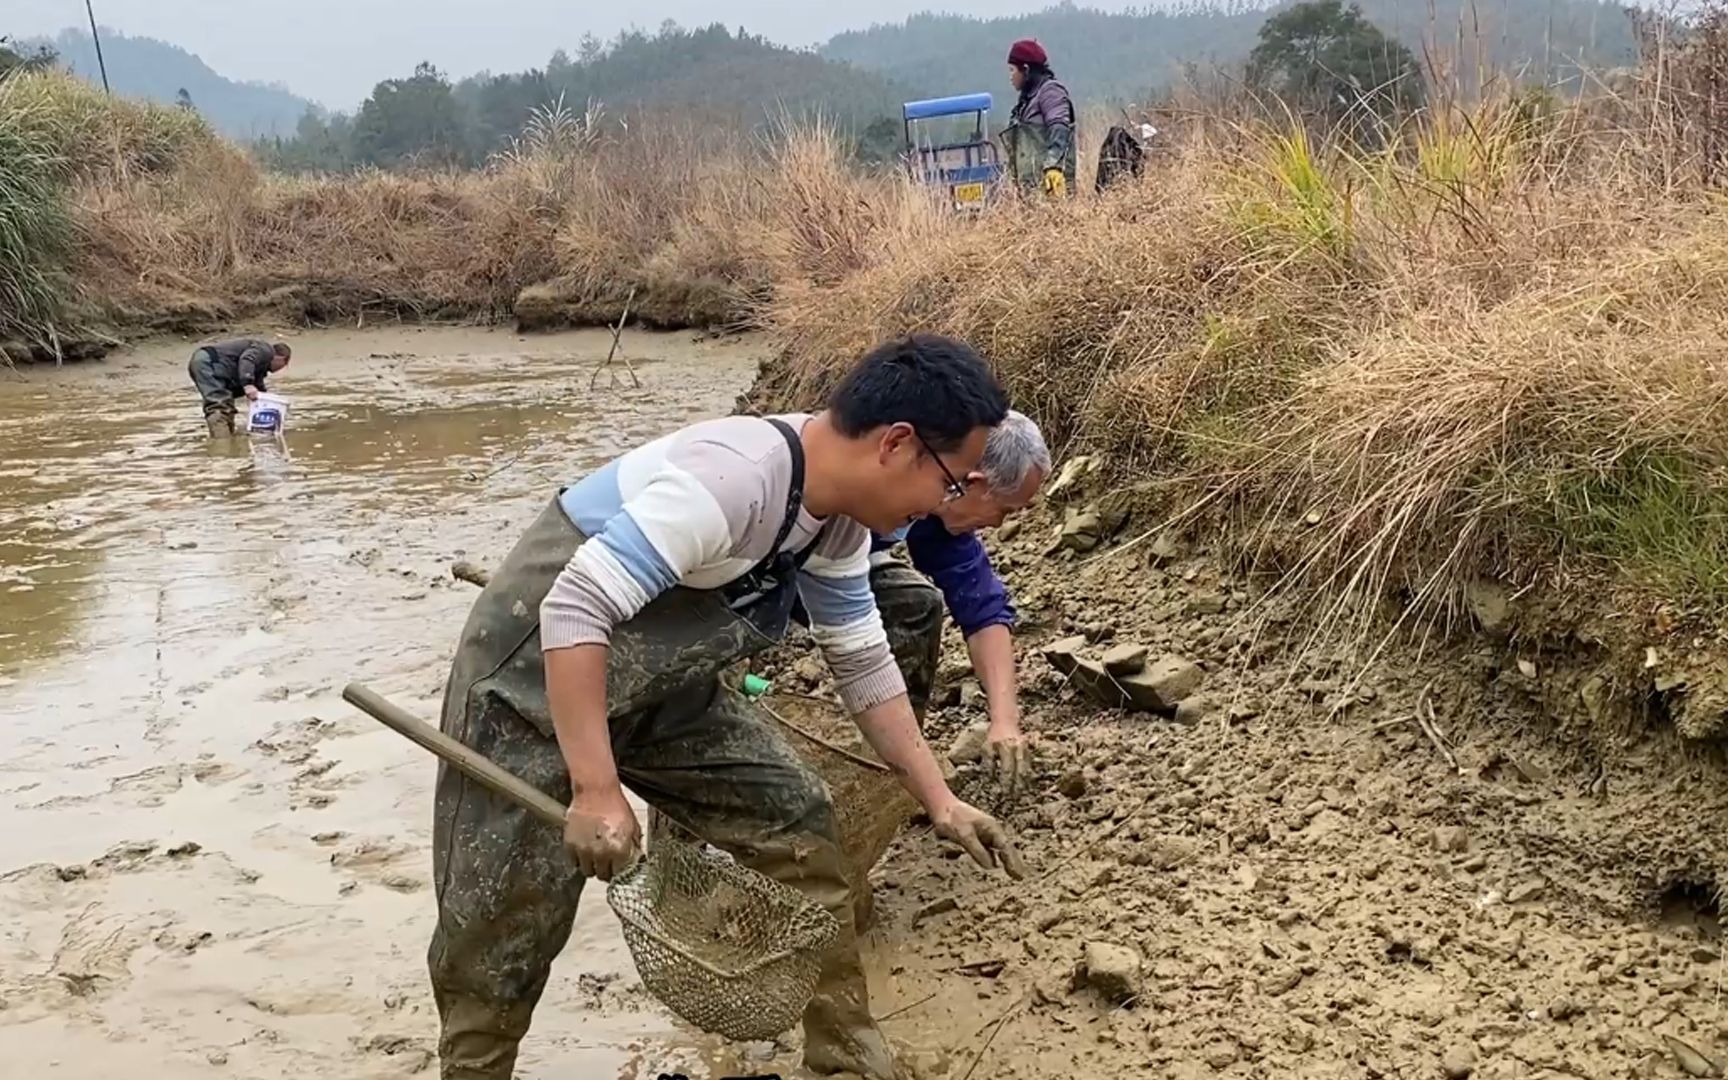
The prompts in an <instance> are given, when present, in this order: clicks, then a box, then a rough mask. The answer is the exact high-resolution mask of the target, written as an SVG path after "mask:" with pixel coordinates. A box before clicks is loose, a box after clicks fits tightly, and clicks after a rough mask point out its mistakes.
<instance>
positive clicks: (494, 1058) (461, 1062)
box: [435, 994, 534, 1080]
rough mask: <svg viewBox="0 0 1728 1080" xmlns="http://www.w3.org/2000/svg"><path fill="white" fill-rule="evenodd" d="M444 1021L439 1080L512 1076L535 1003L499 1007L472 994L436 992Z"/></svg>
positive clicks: (492, 1079)
mask: <svg viewBox="0 0 1728 1080" xmlns="http://www.w3.org/2000/svg"><path fill="white" fill-rule="evenodd" d="M435 996H436V997H437V998H438V1006H439V1013H440V1015H441V1019H442V1021H443V1024H442V1031H441V1033H440V1036H439V1040H438V1057H439V1059H440V1067H439V1074H438V1075H439V1078H440V1080H511V1076H512V1075H513V1074H514V1073H515V1071H516V1051H517V1049H518V1048H519V1047H520V1046H521V1044H522V1036H523V1035H525V1034H527V1033H528V1023H529V1020H530V1018H531V1017H532V1015H533V1012H534V1007H533V1005H532V1004H528V1005H526V1006H518V1007H515V1008H508V1009H504V1010H502V1011H500V1010H496V1009H494V1008H492V1007H491V1006H489V1005H487V1004H486V1003H485V1002H481V1001H477V1000H475V999H473V998H465V997H456V996H454V995H448V994H435Z"/></svg>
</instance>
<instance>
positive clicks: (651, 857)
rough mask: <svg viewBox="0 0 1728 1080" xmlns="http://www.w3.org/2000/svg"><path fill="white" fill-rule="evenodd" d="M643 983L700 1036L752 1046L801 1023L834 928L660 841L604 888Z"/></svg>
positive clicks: (758, 879) (692, 851)
mask: <svg viewBox="0 0 1728 1080" xmlns="http://www.w3.org/2000/svg"><path fill="white" fill-rule="evenodd" d="M606 901H607V903H608V904H610V905H611V907H612V910H613V912H615V913H616V914H617V916H618V921H619V922H620V923H621V924H622V926H623V928H624V941H625V943H626V944H627V945H628V946H629V947H630V955H631V958H632V959H634V960H635V962H636V970H637V972H638V973H639V974H640V975H641V976H642V984H643V985H644V986H646V987H647V988H648V991H649V992H650V993H652V994H653V995H654V996H655V997H657V998H659V999H660V1001H661V1002H663V1003H664V1004H665V1005H666V1007H667V1008H669V1009H671V1010H672V1011H673V1012H675V1013H677V1014H678V1015H679V1016H681V1017H683V1018H684V1019H685V1020H687V1021H689V1022H690V1023H692V1024H695V1025H696V1026H697V1027H699V1028H701V1029H702V1030H703V1031H708V1032H712V1033H714V1034H717V1035H723V1036H725V1037H726V1038H728V1039H735V1040H738V1041H741V1042H748V1041H753V1040H758V1039H771V1038H773V1037H774V1036H776V1035H778V1034H780V1033H781V1032H783V1031H786V1030H787V1029H788V1028H791V1027H792V1026H793V1025H795V1024H796V1023H797V1022H798V1018H799V1017H800V1016H801V1015H803V1012H804V1007H805V1005H807V1004H808V1003H809V1001H810V995H811V994H812V992H813V991H814V990H815V987H816V976H817V973H818V971H819V969H820V967H821V962H822V954H823V953H824V952H825V951H827V949H828V948H829V946H831V945H832V944H833V942H834V937H835V935H836V934H838V933H839V929H840V928H839V924H838V923H836V922H835V921H834V917H833V916H832V915H830V914H829V913H828V912H826V911H824V910H823V909H822V907H821V906H820V905H819V904H816V903H815V902H814V901H811V900H809V899H807V898H805V897H804V896H803V894H801V893H799V892H798V891H797V890H795V889H793V888H791V887H789V886H786V885H782V884H781V883H779V882H777V881H775V880H773V879H772V878H769V877H766V876H764V875H762V874H759V873H757V872H755V871H754V870H750V869H748V868H746V867H744V866H741V865H739V864H738V863H737V862H736V861H735V860H734V859H733V858H732V857H731V856H730V855H727V854H726V853H724V852H722V851H717V850H715V849H714V848H711V847H707V846H702V847H697V846H693V845H691V844H686V843H682V842H679V841H677V840H672V839H669V838H662V839H660V840H658V841H656V842H654V843H652V844H651V845H650V846H649V850H648V854H647V855H646V856H644V857H643V858H642V859H640V860H638V861H637V862H636V864H635V865H634V866H632V867H631V868H630V869H629V870H626V871H625V872H624V873H623V874H620V875H618V876H617V877H615V878H613V880H612V882H611V884H610V885H609V886H608V887H607V889H606Z"/></svg>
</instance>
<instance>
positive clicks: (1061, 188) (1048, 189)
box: [1044, 169, 1068, 199]
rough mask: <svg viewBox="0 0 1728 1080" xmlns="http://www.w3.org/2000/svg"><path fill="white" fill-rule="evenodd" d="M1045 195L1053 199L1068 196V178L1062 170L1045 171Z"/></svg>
mask: <svg viewBox="0 0 1728 1080" xmlns="http://www.w3.org/2000/svg"><path fill="white" fill-rule="evenodd" d="M1044 194H1046V195H1048V196H1050V197H1051V198H1052V199H1060V198H1062V197H1063V196H1065V195H1067V194H1068V177H1066V176H1065V175H1063V173H1062V170H1061V169H1045V170H1044Z"/></svg>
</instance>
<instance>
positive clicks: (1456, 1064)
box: [1440, 1043, 1476, 1080]
mask: <svg viewBox="0 0 1728 1080" xmlns="http://www.w3.org/2000/svg"><path fill="white" fill-rule="evenodd" d="M1440 1071H1441V1073H1443V1074H1444V1075H1445V1077H1446V1080H1469V1076H1470V1074H1471V1073H1473V1072H1475V1071H1476V1048H1475V1047H1474V1046H1471V1045H1470V1044H1469V1043H1454V1044H1453V1045H1451V1046H1449V1047H1447V1048H1446V1052H1445V1053H1444V1054H1442V1055H1441V1056H1440Z"/></svg>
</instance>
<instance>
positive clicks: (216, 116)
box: [20, 28, 315, 140]
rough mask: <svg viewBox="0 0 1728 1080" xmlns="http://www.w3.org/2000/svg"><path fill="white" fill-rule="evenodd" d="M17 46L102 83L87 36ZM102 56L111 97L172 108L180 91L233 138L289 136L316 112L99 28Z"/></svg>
mask: <svg viewBox="0 0 1728 1080" xmlns="http://www.w3.org/2000/svg"><path fill="white" fill-rule="evenodd" d="M20 44H21V45H25V46H34V45H38V44H42V45H47V46H48V47H50V48H52V49H54V50H55V51H56V52H58V53H59V54H60V63H61V65H62V66H64V67H66V68H68V69H70V70H71V71H73V72H74V73H76V74H77V75H78V76H80V77H81V78H84V79H88V80H89V81H91V82H93V83H100V82H101V81H102V74H101V71H100V69H99V68H98V66H97V63H96V49H95V47H94V46H93V45H92V44H91V42H90V34H89V32H88V31H83V30H73V29H67V30H62V31H61V32H60V34H59V35H58V36H57V37H54V38H52V39H47V38H34V39H29V40H26V41H24V42H21V43H20ZM102 56H103V59H104V60H106V61H107V64H108V81H109V84H110V85H111V86H112V87H113V88H114V92H115V93H117V94H125V95H127V96H129V97H142V98H149V99H150V100H152V101H158V102H161V103H162V104H164V105H172V104H174V102H175V100H176V99H177V97H178V96H179V93H180V91H181V90H182V89H184V90H185V91H186V93H187V95H188V96H189V97H191V99H192V105H193V107H194V108H196V109H197V110H198V111H199V112H200V113H202V114H203V115H204V117H205V118H206V119H208V120H209V121H210V123H211V124H213V125H214V126H215V127H216V129H217V130H218V131H220V132H222V134H224V135H227V136H229V137H230V138H234V139H241V140H246V139H254V138H259V137H262V136H269V135H284V136H286V135H292V134H294V125H295V124H296V123H298V122H299V120H300V117H301V116H302V115H304V114H305V112H306V110H308V109H311V108H315V106H314V105H313V103H312V102H311V101H308V100H307V99H305V98H303V97H300V96H298V95H296V94H294V93H293V92H291V91H289V90H288V89H286V88H285V87H282V86H275V85H269V84H265V83H262V82H254V81H248V80H246V79H245V78H244V74H245V73H244V72H243V71H234V72H232V73H231V74H232V75H235V76H240V77H239V78H234V77H230V76H224V75H220V74H218V73H217V72H216V71H215V70H214V69H212V68H211V67H210V65H209V64H207V63H205V61H204V60H203V59H201V58H199V57H198V56H195V55H193V54H192V53H189V52H187V51H186V50H185V49H182V48H180V47H179V46H177V45H171V44H169V43H168V42H165V41H158V40H156V39H155V38H150V37H131V36H128V35H126V34H122V33H120V32H119V31H117V30H109V29H107V28H103V30H102Z"/></svg>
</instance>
